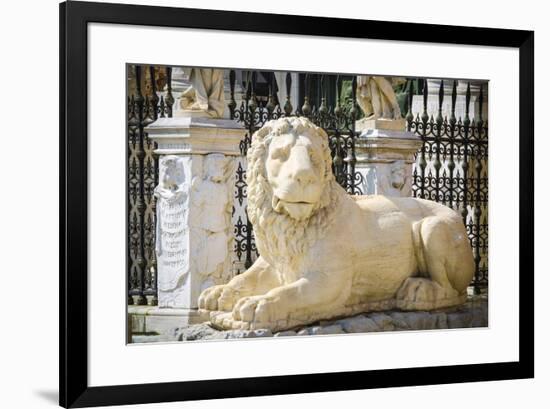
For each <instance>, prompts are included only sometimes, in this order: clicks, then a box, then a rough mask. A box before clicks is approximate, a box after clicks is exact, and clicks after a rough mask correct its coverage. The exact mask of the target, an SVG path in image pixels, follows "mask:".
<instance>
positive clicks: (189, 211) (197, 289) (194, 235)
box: [146, 111, 246, 324]
mask: <svg viewBox="0 0 550 409" xmlns="http://www.w3.org/2000/svg"><path fill="white" fill-rule="evenodd" d="M146 132H147V133H148V135H149V138H150V139H151V140H153V141H154V142H156V143H157V144H158V148H157V149H156V151H155V153H157V154H158V155H159V184H158V186H157V188H156V189H155V195H156V197H157V228H156V254H157V264H158V273H157V274H158V305H159V309H179V310H181V315H182V316H184V318H185V319H184V320H181V319H180V320H179V323H180V324H182V323H192V322H199V321H202V320H203V318H204V317H200V316H198V312H197V300H198V297H199V295H200V293H201V292H202V291H203V290H204V289H205V288H207V287H210V286H212V285H216V284H222V283H226V282H227V281H229V279H230V278H231V277H232V275H233V269H232V266H231V260H232V259H231V255H232V253H233V243H234V241H233V240H234V239H233V223H232V221H231V213H232V207H233V196H234V185H235V164H236V161H237V158H238V156H239V155H240V150H239V142H240V141H241V139H242V138H243V137H244V135H245V132H246V130H245V129H244V128H242V126H240V125H239V124H237V123H236V122H234V121H231V120H226V119H218V118H210V117H208V116H206V115H205V114H204V113H203V114H201V112H200V111H193V112H189V113H188V115H187V116H180V117H174V118H159V119H158V120H157V121H155V122H154V123H152V124H151V125H150V126H148V127H147V128H146Z"/></svg>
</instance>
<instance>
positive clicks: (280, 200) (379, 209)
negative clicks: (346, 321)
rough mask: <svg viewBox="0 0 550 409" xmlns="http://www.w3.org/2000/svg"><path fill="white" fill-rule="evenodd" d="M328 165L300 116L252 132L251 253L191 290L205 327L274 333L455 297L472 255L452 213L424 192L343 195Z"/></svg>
mask: <svg viewBox="0 0 550 409" xmlns="http://www.w3.org/2000/svg"><path fill="white" fill-rule="evenodd" d="M331 163H332V160H331V155H330V150H329V147H328V137H327V134H326V133H325V131H324V130H322V129H321V128H319V127H317V126H315V125H314V124H313V123H311V122H310V121H309V120H307V119H305V118H295V117H292V118H282V119H278V120H273V121H270V122H268V123H267V124H266V125H265V126H264V127H262V128H261V129H260V130H258V131H257V132H256V133H255V134H254V135H253V138H252V145H251V147H250V149H249V150H248V169H247V180H248V215H249V218H250V220H251V222H252V224H253V227H254V234H255V238H256V246H257V248H258V251H259V253H260V257H259V258H258V259H257V260H256V262H255V263H254V264H253V265H252V266H251V267H250V268H249V269H248V270H247V271H246V272H244V273H243V274H240V275H237V276H235V277H234V278H233V279H232V280H231V281H229V282H228V283H227V284H224V285H217V286H213V287H210V288H207V289H206V290H204V291H203V292H202V294H201V295H200V297H199V308H200V309H202V310H209V311H211V312H210V320H211V323H212V325H213V326H215V327H218V328H223V329H230V328H233V329H237V328H240V329H259V328H266V329H271V330H272V331H281V330H285V329H290V328H295V327H299V326H303V325H306V324H309V323H313V322H316V321H319V320H326V319H333V318H337V317H345V316H350V315H354V314H358V313H361V312H367V311H382V310H388V309H401V310H434V309H439V308H444V307H450V306H455V305H459V304H461V303H463V302H465V300H466V289H467V287H468V285H469V283H470V282H471V280H472V277H473V274H474V260H473V255H472V250H471V247H470V244H469V240H468V237H467V234H466V230H465V228H464V225H463V223H462V219H461V217H460V216H459V215H458V214H457V213H456V212H455V211H453V210H452V209H449V208H447V207H445V206H443V205H440V204H438V203H435V202H431V201H428V200H422V199H416V198H409V197H407V198H405V197H386V196H376V195H370V196H351V195H348V194H347V193H346V191H345V190H344V189H343V188H342V187H340V185H338V183H337V182H336V181H335V178H334V175H333V173H332V169H331Z"/></svg>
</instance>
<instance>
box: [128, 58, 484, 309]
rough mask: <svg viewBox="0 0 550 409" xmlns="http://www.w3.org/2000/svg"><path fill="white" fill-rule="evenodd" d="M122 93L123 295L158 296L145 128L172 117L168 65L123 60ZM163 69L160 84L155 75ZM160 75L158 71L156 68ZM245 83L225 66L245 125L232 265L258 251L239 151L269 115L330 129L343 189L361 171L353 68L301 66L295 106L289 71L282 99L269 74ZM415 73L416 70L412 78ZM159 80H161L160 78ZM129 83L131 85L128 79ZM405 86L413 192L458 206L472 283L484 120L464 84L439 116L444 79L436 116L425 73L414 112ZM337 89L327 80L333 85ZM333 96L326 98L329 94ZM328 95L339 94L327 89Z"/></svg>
mask: <svg viewBox="0 0 550 409" xmlns="http://www.w3.org/2000/svg"><path fill="white" fill-rule="evenodd" d="M128 70H129V78H130V77H131V78H130V79H129V87H128V89H129V92H128V133H127V140H128V166H127V169H128V177H127V180H128V223H127V225H128V246H127V248H128V254H127V257H128V263H127V265H128V302H129V303H130V304H146V303H148V304H150V305H155V304H156V303H157V298H156V297H157V283H156V281H157V280H156V257H155V223H156V220H155V215H156V213H155V198H154V194H153V191H154V188H155V186H156V185H157V183H158V173H157V172H158V169H157V159H158V158H157V157H156V156H155V155H154V153H153V151H154V149H155V146H154V143H152V142H151V141H150V140H149V139H148V137H147V134H146V133H145V132H144V128H145V127H146V126H147V125H149V124H150V123H152V122H153V121H155V120H156V119H157V118H159V117H171V116H172V106H173V104H174V97H173V95H172V88H171V68H170V67H153V66H139V65H129V66H128ZM161 70H164V71H163V76H164V77H163V78H164V83H161V84H159V78H158V77H159V75H158V74H159V72H161ZM161 77H162V76H161ZM245 77H246V83H245V87H244V88H245V89H244V92H243V95H242V96H241V98H239V99H240V103H237V101H236V96H235V83H236V73H235V70H230V72H229V88H230V98H229V102H228V108H229V116H230V118H231V119H233V120H235V121H238V122H240V123H242V124H243V126H244V127H245V128H246V129H247V133H246V135H245V137H244V138H243V140H242V141H241V143H240V149H241V153H242V154H243V157H242V158H240V159H239V162H238V165H237V170H236V174H235V204H234V209H233V223H234V235H235V248H234V256H233V258H234V265H235V266H236V267H235V272H237V273H239V272H242V271H243V270H245V269H246V268H248V267H250V266H251V265H252V263H253V262H254V260H255V259H256V258H257V256H258V252H257V249H256V245H255V242H254V235H253V229H252V224H251V223H250V221H249V219H248V215H247V212H246V206H247V200H246V198H247V185H246V152H247V150H248V147H249V146H250V143H251V136H252V134H253V133H254V132H255V131H256V130H258V129H259V128H261V127H262V126H263V125H264V124H265V123H266V122H267V121H269V120H271V119H278V118H281V117H285V116H304V117H307V118H308V119H310V120H311V121H312V122H314V123H315V124H316V125H318V126H320V127H322V128H323V129H324V130H325V131H326V132H327V134H328V137H329V146H330V149H331V153H332V158H333V160H332V168H333V172H334V175H335V177H336V180H337V181H338V183H340V185H341V186H342V187H344V189H346V191H347V192H348V193H350V194H362V192H361V188H360V186H361V185H362V183H363V180H362V176H361V174H360V173H359V172H356V170H355V164H356V157H355V140H356V138H358V137H359V135H358V133H357V132H356V131H355V121H356V119H358V117H359V116H360V112H358V111H359V109H358V107H357V104H356V94H355V92H356V77H355V76H345V75H329V74H326V75H325V74H301V77H300V85H301V87H303V88H300V92H299V95H300V99H301V100H302V103H301V104H299V105H300V106H299V107H293V106H292V104H291V89H292V77H291V75H290V73H287V75H286V78H285V84H284V86H285V88H286V100H285V101H279V100H278V98H277V95H276V92H275V90H276V89H277V88H276V87H277V84H276V83H275V78H274V76H273V77H271V81H270V84H269V86H268V95H267V96H264V95H262V96H257V95H256V85H257V84H256V81H257V73H256V72H253V71H248V72H246V75H245ZM344 81H346V82H347V83H349V84H351V90H350V95H349V98H348V99H347V100H344V99H343V98H341V90H342V84H343V82H344ZM415 81H417V79H415ZM161 82H162V81H161ZM130 83H133V84H134V85H133V86H131V84H130ZM409 84H410V86H409V87H408V89H407V98H406V106H407V109H406V111H407V115H406V120H407V128H408V130H409V131H411V132H414V133H415V134H417V135H418V136H419V137H420V138H421V139H422V141H423V146H422V148H421V149H420V150H419V152H418V153H417V158H416V159H417V161H416V163H415V165H414V172H413V183H412V185H413V186H412V188H413V195H414V196H415V197H421V198H425V199H430V200H434V201H436V202H440V203H443V204H445V205H447V206H449V207H452V208H454V209H456V210H458V211H459V212H460V214H461V215H462V217H463V220H464V223H465V225H466V228H467V231H468V235H469V238H470V242H471V244H472V248H473V251H474V258H475V263H476V274H475V278H474V281H473V283H472V284H473V285H474V287H475V289H476V290H478V291H479V289H480V288H482V287H483V286H486V285H487V282H488V275H487V251H488V248H487V247H488V224H487V204H488V173H487V164H488V122H487V121H486V120H483V119H482V117H481V112H482V109H481V107H482V104H483V91H481V94H480V97H479V100H478V103H479V108H480V109H479V112H480V114H479V116H478V118H477V119H470V114H469V106H470V98H471V93H470V84H469V83H468V88H467V91H466V113H465V115H464V118H458V119H457V118H456V116H455V107H456V100H457V82H456V81H454V82H453V90H452V95H451V100H452V109H451V115H450V117H449V118H447V117H443V115H442V105H443V98H444V91H443V81H442V82H441V84H440V89H439V101H438V102H439V106H438V115H436V118H435V119H434V118H433V116H431V117H430V116H429V115H428V108H427V99H428V82H427V81H423V84H424V85H423V90H422V98H423V112H422V113H421V114H417V115H416V116H415V115H413V113H412V98H413V94H414V92H413V87H412V84H413V81H409ZM332 88H334V89H332ZM329 95H330V96H331V100H332V101H333V104H331V105H330V106H329V104H327V98H328V96H329ZM334 95H335V96H336V97H335V98H334Z"/></svg>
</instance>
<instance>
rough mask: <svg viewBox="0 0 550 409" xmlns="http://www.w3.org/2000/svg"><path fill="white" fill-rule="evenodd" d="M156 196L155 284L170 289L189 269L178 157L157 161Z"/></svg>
mask: <svg viewBox="0 0 550 409" xmlns="http://www.w3.org/2000/svg"><path fill="white" fill-rule="evenodd" d="M155 194H156V196H157V241H156V251H157V263H158V266H159V275H158V281H159V282H158V287H159V289H160V290H162V291H170V290H173V289H174V288H176V287H177V285H178V283H179V282H180V281H181V280H182V279H184V277H185V275H186V274H187V273H188V271H189V250H188V247H189V243H188V242H189V229H188V227H187V214H188V184H187V183H186V181H185V173H184V169H183V163H182V159H181V158H178V157H176V156H165V157H163V158H162V160H161V163H160V174H159V186H158V187H157V189H156V190H155Z"/></svg>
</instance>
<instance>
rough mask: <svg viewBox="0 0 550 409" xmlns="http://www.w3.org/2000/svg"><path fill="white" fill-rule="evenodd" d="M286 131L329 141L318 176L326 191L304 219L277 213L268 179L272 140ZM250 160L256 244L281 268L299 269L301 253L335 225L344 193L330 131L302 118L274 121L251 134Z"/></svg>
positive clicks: (250, 208)
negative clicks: (338, 180) (335, 167)
mask: <svg viewBox="0 0 550 409" xmlns="http://www.w3.org/2000/svg"><path fill="white" fill-rule="evenodd" d="M286 134H293V135H295V136H298V135H308V136H309V137H310V138H324V139H325V141H326V143H323V144H322V149H323V162H324V172H323V174H321V175H319V177H321V178H323V180H324V188H323V193H322V195H321V199H320V201H319V202H318V203H316V204H315V207H314V209H313V212H312V215H311V216H310V217H309V218H308V219H307V220H303V221H297V220H295V219H293V218H291V217H290V216H288V215H287V214H283V213H277V212H276V211H275V210H274V209H273V206H272V198H273V190H272V188H271V186H270V184H269V182H268V180H267V172H266V168H265V163H266V157H267V153H268V148H269V144H270V143H271V141H272V140H273V139H274V138H277V137H278V136H280V135H286ZM247 160H248V168H247V175H246V176H247V183H248V216H249V218H250V221H251V222H252V225H253V227H254V234H255V238H256V246H257V248H258V250H259V252H260V255H261V256H262V257H264V259H266V260H267V261H268V262H270V263H272V265H275V266H277V267H278V269H279V270H287V269H292V270H294V271H296V270H297V269H299V266H298V265H297V263H298V262H299V260H301V259H302V257H298V256H300V255H301V254H303V253H304V252H305V251H306V250H307V249H308V248H309V246H310V245H311V244H312V243H314V242H315V241H316V240H317V238H319V237H320V236H321V235H322V234H323V232H324V231H326V229H327V228H328V227H329V226H330V225H331V224H332V222H333V219H334V213H335V209H336V207H337V203H338V201H339V200H341V198H342V196H345V192H344V191H343V190H342V188H341V187H340V186H339V185H338V184H337V183H336V181H335V179H334V175H333V173H332V167H331V164H332V159H331V155H330V150H329V148H328V137H327V134H326V133H325V131H324V130H323V129H322V128H319V127H318V126H315V125H313V124H312V123H311V122H309V121H307V120H305V119H303V118H299V117H289V118H281V119H277V120H272V121H269V122H267V123H266V124H265V125H264V126H263V127H262V128H261V129H259V130H258V131H257V132H256V133H254V135H253V136H252V144H251V147H250V148H249V149H248V154H247Z"/></svg>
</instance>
